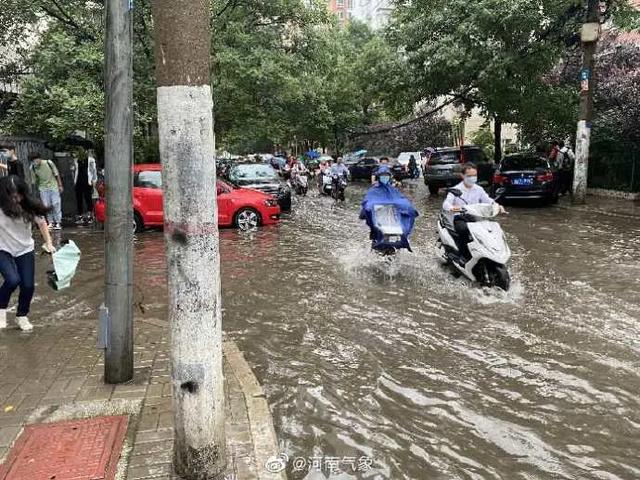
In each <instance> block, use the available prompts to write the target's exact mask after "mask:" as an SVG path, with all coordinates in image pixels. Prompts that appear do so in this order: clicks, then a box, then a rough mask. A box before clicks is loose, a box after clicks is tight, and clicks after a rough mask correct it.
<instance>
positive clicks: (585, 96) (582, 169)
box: [572, 0, 600, 204]
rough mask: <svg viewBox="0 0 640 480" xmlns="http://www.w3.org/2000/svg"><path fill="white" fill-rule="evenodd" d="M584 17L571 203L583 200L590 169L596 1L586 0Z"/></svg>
mask: <svg viewBox="0 0 640 480" xmlns="http://www.w3.org/2000/svg"><path fill="white" fill-rule="evenodd" d="M587 3H588V6H587V20H586V22H585V23H584V24H583V25H582V32H581V40H582V70H581V71H580V95H581V98H580V118H579V120H578V130H577V132H576V162H575V168H574V173H573V197H572V199H573V203H578V204H580V203H585V201H586V196H587V175H588V170H589V142H590V141H591V120H592V119H593V90H594V86H595V72H594V67H595V61H594V56H595V53H596V47H597V45H598V37H599V36H600V22H599V21H598V20H599V3H600V2H599V1H598V0H588V2H587Z"/></svg>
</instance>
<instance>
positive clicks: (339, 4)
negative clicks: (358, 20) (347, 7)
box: [336, 0, 344, 8]
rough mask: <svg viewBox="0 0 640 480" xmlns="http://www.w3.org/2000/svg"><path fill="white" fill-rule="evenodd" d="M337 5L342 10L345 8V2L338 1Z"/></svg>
mask: <svg viewBox="0 0 640 480" xmlns="http://www.w3.org/2000/svg"><path fill="white" fill-rule="evenodd" d="M336 5H337V6H338V7H341V8H342V7H344V0H336Z"/></svg>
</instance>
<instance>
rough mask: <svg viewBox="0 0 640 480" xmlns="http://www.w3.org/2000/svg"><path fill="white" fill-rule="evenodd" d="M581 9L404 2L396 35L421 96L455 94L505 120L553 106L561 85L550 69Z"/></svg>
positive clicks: (567, 2) (527, 0) (450, 0)
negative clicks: (549, 76) (555, 84)
mask: <svg viewBox="0 0 640 480" xmlns="http://www.w3.org/2000/svg"><path fill="white" fill-rule="evenodd" d="M580 14H581V9H580V8H578V4H577V3H576V1H575V0H539V1H538V0H537V1H533V0H516V1H511V2H500V1H495V0H477V1H474V2H467V1H465V0H415V1H413V2H398V4H397V9H396V12H395V15H394V19H393V22H392V24H391V26H390V29H389V37H390V38H391V40H392V42H393V43H394V44H395V45H397V46H398V48H401V49H402V51H403V52H404V53H405V58H406V61H407V69H408V75H409V76H410V77H411V78H412V82H411V83H410V84H409V85H408V89H407V90H408V93H409V95H410V97H411V98H412V99H413V100H414V101H420V100H422V99H425V98H433V97H437V96H441V95H448V96H453V97H454V98H456V99H457V100H459V101H461V102H463V103H464V104H465V105H466V106H467V108H472V107H474V106H477V107H480V108H481V109H482V110H483V111H484V112H485V114H487V115H488V116H490V117H493V118H494V120H495V122H496V127H498V126H499V125H500V124H501V123H502V122H517V123H527V122H529V121H535V118H536V116H537V114H538V113H539V112H540V109H541V106H542V105H545V106H547V107H549V108H553V106H554V105H555V103H554V102H552V101H547V100H548V99H551V98H553V97H554V96H555V95H557V92H556V91H555V90H554V88H553V86H551V85H549V84H548V83H546V82H545V79H544V76H545V74H546V73H547V72H549V71H550V70H551V68H552V66H553V65H554V63H555V62H556V61H557V59H558V58H559V56H560V54H561V53H562V51H563V50H564V48H565V40H566V39H567V38H569V37H571V35H572V33H573V32H575V31H576V26H577V22H578V20H579V18H580ZM563 108H566V107H565V106H563ZM496 131H499V128H496ZM495 143H496V144H497V145H499V139H498V138H496V141H495Z"/></svg>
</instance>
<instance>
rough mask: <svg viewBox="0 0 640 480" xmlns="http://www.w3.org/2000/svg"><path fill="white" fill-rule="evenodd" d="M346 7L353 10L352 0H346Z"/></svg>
mask: <svg viewBox="0 0 640 480" xmlns="http://www.w3.org/2000/svg"><path fill="white" fill-rule="evenodd" d="M347 8H349V10H353V0H349V1H348V2H347Z"/></svg>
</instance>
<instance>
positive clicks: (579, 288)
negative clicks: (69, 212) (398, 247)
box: [36, 183, 640, 480]
mask: <svg viewBox="0 0 640 480" xmlns="http://www.w3.org/2000/svg"><path fill="white" fill-rule="evenodd" d="M405 191H406V192H408V194H409V195H410V196H412V197H413V199H414V201H415V204H416V206H417V207H418V210H419V211H420V214H421V216H420V217H419V218H418V221H417V223H416V230H415V231H414V234H413V237H412V246H413V247H414V252H413V253H406V252H403V253H402V254H399V255H398V256H397V258H395V259H394V260H393V261H392V262H388V261H386V260H385V259H383V258H381V257H378V256H376V255H373V254H372V253H371V252H370V249H369V241H368V231H367V228H366V226H365V225H364V222H361V221H359V220H358V212H359V202H360V200H361V198H362V196H363V194H364V188H363V187H361V186H352V187H350V188H349V190H348V191H347V197H348V198H347V203H346V205H345V206H343V207H337V208H333V206H332V202H331V201H330V200H329V199H327V198H319V197H317V196H316V194H315V192H312V193H311V194H310V196H309V197H308V198H305V199H302V200H299V201H297V200H298V199H294V202H295V203H294V213H293V214H292V215H291V217H290V218H287V219H286V220H284V221H283V222H282V223H281V225H279V226H278V227H274V228H265V229H261V230H259V231H257V232H254V233H250V234H241V233H238V232H236V231H234V230H224V231H222V232H221V250H222V274H223V302H224V303H223V307H224V322H225V323H224V329H225V332H226V334H227V335H229V336H230V337H232V338H233V339H234V340H236V341H237V342H238V345H239V346H240V348H241V349H242V350H243V351H244V353H245V356H246V357H247V359H248V360H249V363H250V364H251V365H252V367H253V368H254V370H255V372H256V374H257V376H258V378H259V380H260V381H261V382H262V383H263V385H264V387H265V390H266V392H267V396H268V401H269V404H270V406H271V409H272V412H273V414H274V419H275V422H276V425H275V426H276V431H277V433H278V436H279V439H280V442H281V448H282V450H283V451H284V452H286V453H287V454H288V455H289V457H290V458H295V457H314V456H324V457H344V456H351V457H353V456H356V457H359V456H367V457H371V458H372V459H373V462H374V469H373V470H372V471H370V472H368V474H366V475H365V476H363V477H356V476H355V474H353V473H352V472H344V473H342V474H341V475H336V476H332V477H331V478H336V479H337V478H340V479H348V478H380V479H394V480H395V479H607V480H613V479H632V478H640V455H639V453H638V452H640V433H639V432H640V397H639V396H638V392H640V360H639V358H640V357H639V354H640V340H639V339H640V295H639V293H638V292H640V220H638V218H637V217H636V218H635V219H634V218H632V217H628V218H626V217H616V216H606V215H603V214H602V213H592V212H589V211H587V210H582V209H579V210H578V209H571V208H569V209H567V208H518V207H509V211H510V212H511V213H510V215H509V216H507V217H503V219H502V224H503V228H504V230H505V231H506V232H507V236H508V240H509V243H510V246H511V248H512V250H513V254H514V256H513V258H512V263H511V267H510V270H511V274H512V279H513V287H512V290H511V291H510V292H509V293H506V294H505V293H503V292H499V291H493V290H492V291H483V290H480V289H479V288H477V287H476V286H473V285H471V284H470V283H469V282H466V281H464V280H462V279H455V278H453V277H452V276H451V275H450V273H449V272H448V271H447V270H445V269H443V267H442V266H441V263H440V261H439V259H438V257H437V255H436V248H435V239H436V234H435V220H436V214H437V212H438V210H439V208H440V205H441V202H442V197H440V198H438V199H429V198H428V195H427V192H426V189H425V188H424V186H423V185H421V184H417V183H415V184H411V185H409V186H408V187H406V188H405ZM591 202H592V203H597V200H596V199H591ZM70 236H71V238H74V240H76V241H77V243H78V244H79V246H80V248H81V249H82V250H83V254H84V257H83V260H82V263H81V272H80V273H79V276H78V278H77V281H76V286H75V287H74V289H73V291H72V292H70V293H68V294H66V296H58V297H55V298H56V302H58V303H59V306H60V311H59V312H58V314H57V316H54V317H53V318H50V319H49V320H48V321H49V322H55V321H63V320H64V317H65V316H66V315H71V314H73V315H78V314H82V315H86V316H87V321H93V318H94V317H95V314H94V313H93V312H94V311H95V307H96V306H97V305H98V304H99V302H100V301H101V290H100V288H101V282H102V273H101V272H102V255H103V253H102V240H101V233H97V232H86V233H75V232H74V233H72V234H70ZM163 255H164V246H163V238H162V234H161V233H159V232H149V233H145V234H143V235H141V236H140V237H139V238H138V239H137V248H136V274H137V278H136V296H137V300H138V301H139V302H140V304H141V306H142V308H143V309H144V312H145V313H144V316H155V317H162V316H163V315H164V307H163V302H164V295H165V293H164V288H165V287H164V282H165V278H164V275H165V273H164V259H163ZM39 292H40V293H41V294H42V293H43V292H44V289H43V288H41V289H40V290H39ZM69 298H73V299H74V301H78V304H77V305H76V306H75V307H73V309H72V308H71V307H67V305H71V304H72V303H73V302H70V301H69ZM47 302H48V300H47ZM50 306H51V304H50V303H47V305H45V301H44V300H42V299H40V300H38V299H36V309H37V310H38V311H39V312H38V313H43V312H44V309H45V308H47V309H48V308H50ZM74 309H75V310H74ZM289 476H290V478H292V479H302V478H308V479H316V478H325V477H323V476H322V475H320V474H319V473H317V472H316V473H309V474H307V473H303V472H292V471H289Z"/></svg>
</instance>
